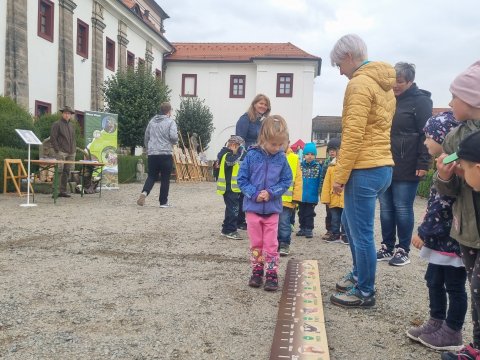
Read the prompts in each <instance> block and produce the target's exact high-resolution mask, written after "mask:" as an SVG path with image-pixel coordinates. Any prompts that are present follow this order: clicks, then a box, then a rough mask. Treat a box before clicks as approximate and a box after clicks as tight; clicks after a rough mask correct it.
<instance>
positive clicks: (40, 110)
mask: <svg viewBox="0 0 480 360" xmlns="http://www.w3.org/2000/svg"><path fill="white" fill-rule="evenodd" d="M51 113H52V104H49V103H46V102H43V101H38V100H35V116H37V117H39V116H42V115H45V114H51Z"/></svg>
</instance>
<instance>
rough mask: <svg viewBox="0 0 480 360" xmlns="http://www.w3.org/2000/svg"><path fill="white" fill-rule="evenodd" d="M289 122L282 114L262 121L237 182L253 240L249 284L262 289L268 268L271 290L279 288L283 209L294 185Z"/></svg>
mask: <svg viewBox="0 0 480 360" xmlns="http://www.w3.org/2000/svg"><path fill="white" fill-rule="evenodd" d="M287 144H288V129H287V123H286V122H285V120H284V119H283V118H282V117H281V116H279V115H273V116H269V117H267V118H266V119H265V120H263V122H262V126H261V128H260V133H259V136H258V145H257V146H253V147H250V149H249V150H248V152H247V156H246V157H245V159H244V160H243V162H242V164H241V166H240V171H239V172H238V178H237V183H238V186H239V187H240V190H241V191H242V193H243V194H244V200H243V209H244V210H245V213H246V220H247V232H248V237H249V239H250V254H251V256H250V262H251V266H252V276H251V277H250V281H249V283H248V285H249V286H252V287H260V286H261V285H262V283H263V276H264V267H265V268H266V269H265V286H264V289H265V290H267V291H275V290H277V289H278V276H277V269H278V240H277V233H278V218H279V214H280V213H281V212H282V210H283V206H282V195H283V193H284V192H285V191H287V190H288V187H289V186H290V184H291V183H292V171H291V170H290V166H289V165H288V162H287V159H286V156H285V152H284V151H285V148H286V146H287Z"/></svg>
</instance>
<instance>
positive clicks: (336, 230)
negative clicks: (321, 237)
mask: <svg viewBox="0 0 480 360" xmlns="http://www.w3.org/2000/svg"><path fill="white" fill-rule="evenodd" d="M342 213H343V208H339V207H334V208H330V214H331V218H332V221H331V223H330V224H331V228H330V231H331V232H332V234H333V235H340V233H341V231H340V227H341V222H342Z"/></svg>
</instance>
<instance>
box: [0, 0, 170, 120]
mask: <svg viewBox="0 0 480 360" xmlns="http://www.w3.org/2000/svg"><path fill="white" fill-rule="evenodd" d="M167 18H168V15H167V14H166V13H165V12H164V11H163V10H162V8H160V6H158V4H157V3H156V2H155V0H137V1H134V0H58V1H53V0H0V47H1V49H2V51H0V84H2V85H3V86H1V87H0V94H2V95H6V96H10V97H11V98H13V99H14V100H15V101H16V102H17V103H19V104H21V105H23V106H24V107H26V108H28V109H29V111H30V112H31V113H32V114H34V115H39V114H42V113H45V112H46V113H51V112H56V111H57V110H58V109H59V108H61V107H62V106H64V105H68V106H70V107H72V108H74V109H75V110H76V112H77V114H76V115H77V118H78V119H79V121H80V123H81V122H82V115H83V112H84V111H87V110H101V109H102V108H103V104H104V103H103V98H102V90H101V89H102V86H103V84H104V81H105V80H106V79H107V78H108V77H110V76H111V75H113V74H115V72H116V71H117V70H118V69H123V68H126V67H127V66H136V65H138V64H139V63H143V64H144V65H145V66H147V67H148V68H149V69H150V70H151V71H152V72H155V73H156V74H157V75H158V76H161V75H162V72H163V57H164V54H165V53H168V52H171V51H172V50H173V47H172V45H171V44H170V43H169V42H168V40H167V39H166V38H165V37H164V35H163V33H164V27H163V21H164V20H165V19H167ZM3 50H5V51H3Z"/></svg>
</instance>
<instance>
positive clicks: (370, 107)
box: [330, 34, 395, 308]
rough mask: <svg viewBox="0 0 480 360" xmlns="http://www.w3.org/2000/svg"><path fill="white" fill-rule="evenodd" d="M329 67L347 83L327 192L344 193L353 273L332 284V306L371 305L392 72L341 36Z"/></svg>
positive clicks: (387, 165) (388, 171)
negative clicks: (329, 187)
mask: <svg viewBox="0 0 480 360" xmlns="http://www.w3.org/2000/svg"><path fill="white" fill-rule="evenodd" d="M330 59H331V62H332V65H335V66H337V67H338V68H339V70H340V75H345V76H346V77H347V78H348V79H349V80H350V81H349V82H348V85H347V89H346V90H345V97H344V100H343V112H342V143H341V145H340V153H339V155H338V158H337V163H336V170H335V175H334V179H333V186H332V188H333V192H334V193H337V194H340V193H341V192H342V191H344V190H345V197H344V211H343V214H342V223H343V225H344V227H345V232H346V234H347V237H348V239H349V240H350V241H349V243H350V249H351V252H352V258H353V269H352V271H351V272H349V273H348V274H347V275H346V276H345V277H344V278H343V279H342V280H341V281H339V282H338V283H337V284H336V289H337V291H338V293H337V294H334V295H332V296H331V297H330V301H331V302H332V304H334V305H339V306H343V307H361V308H368V307H372V306H374V305H375V273H376V265H377V259H376V257H375V253H376V251H375V238H374V220H375V205H376V201H377V197H378V196H379V195H380V194H382V193H383V192H384V191H385V190H386V189H387V188H388V186H389V185H390V181H391V179H392V165H393V160H392V154H391V152H390V128H391V126H392V118H393V114H394V112H395V96H394V94H393V91H392V88H393V85H394V84H395V70H394V69H393V67H392V66H391V65H389V64H387V63H384V62H376V61H375V62H373V61H372V62H371V61H368V60H367V46H366V45H365V43H364V41H363V40H362V39H361V38H360V37H359V36H358V35H353V34H349V35H345V36H343V37H342V38H340V39H339V40H338V41H337V43H336V44H335V46H334V48H333V50H332V52H331V53H330Z"/></svg>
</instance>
